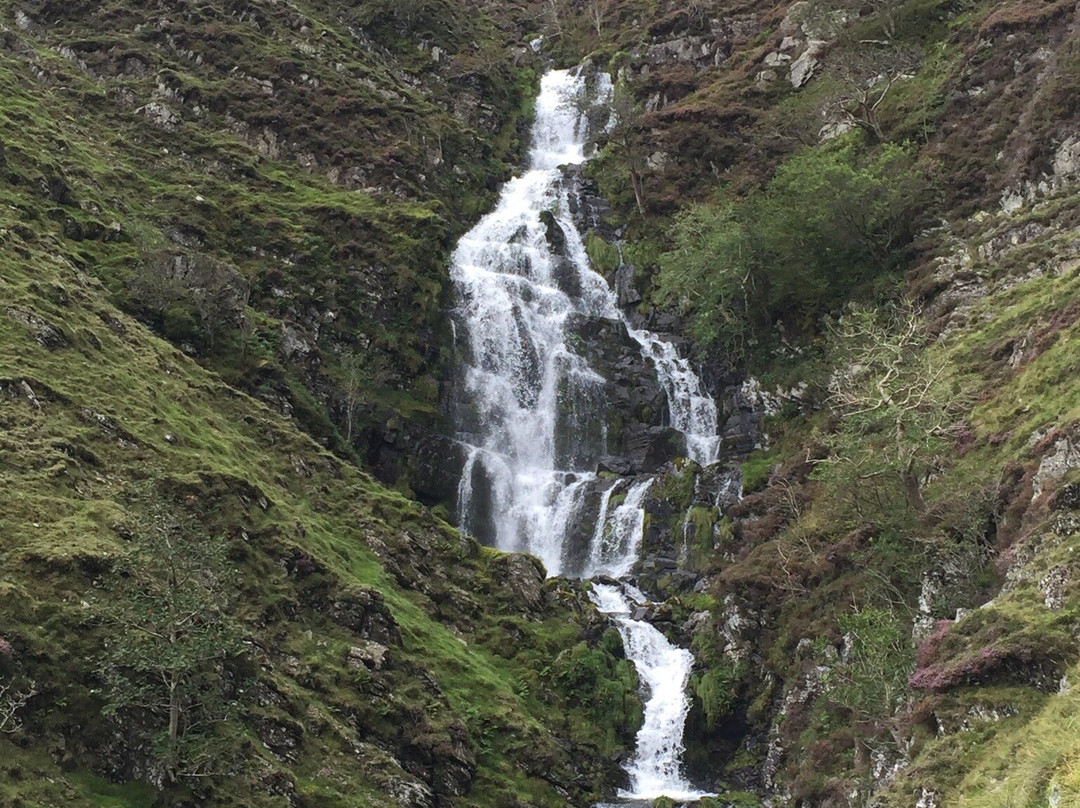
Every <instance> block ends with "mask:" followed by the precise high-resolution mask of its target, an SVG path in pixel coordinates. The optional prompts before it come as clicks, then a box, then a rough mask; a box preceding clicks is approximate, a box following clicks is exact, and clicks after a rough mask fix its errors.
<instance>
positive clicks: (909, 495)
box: [900, 458, 926, 514]
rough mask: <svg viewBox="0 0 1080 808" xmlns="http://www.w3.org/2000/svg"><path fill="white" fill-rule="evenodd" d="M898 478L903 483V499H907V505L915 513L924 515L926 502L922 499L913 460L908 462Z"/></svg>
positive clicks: (920, 486) (920, 484) (920, 485)
mask: <svg viewBox="0 0 1080 808" xmlns="http://www.w3.org/2000/svg"><path fill="white" fill-rule="evenodd" d="M900 476H901V477H902V478H903V481H904V498H905V499H907V503H908V505H910V506H911V508H912V509H913V510H914V511H915V512H916V513H920V514H921V513H925V512H926V500H924V499H923V495H922V483H921V482H920V481H919V475H918V474H916V473H915V460H914V458H913V459H911V460H909V461H908V464H907V466H905V467H904V471H903V472H902V474H901V475H900Z"/></svg>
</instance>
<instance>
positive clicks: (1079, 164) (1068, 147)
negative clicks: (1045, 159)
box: [1052, 135, 1080, 177]
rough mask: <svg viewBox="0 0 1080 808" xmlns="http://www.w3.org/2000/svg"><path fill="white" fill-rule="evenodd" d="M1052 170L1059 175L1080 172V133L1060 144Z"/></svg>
mask: <svg viewBox="0 0 1080 808" xmlns="http://www.w3.org/2000/svg"><path fill="white" fill-rule="evenodd" d="M1052 170H1053V172H1054V175H1055V176H1057V177H1071V176H1074V175H1076V174H1080V135H1072V136H1071V137H1069V138H1067V139H1066V140H1065V141H1064V142H1062V144H1061V145H1060V146H1058V148H1057V151H1055V152H1054V162H1053V166H1052Z"/></svg>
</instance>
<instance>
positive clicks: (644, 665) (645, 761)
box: [593, 584, 706, 800]
mask: <svg viewBox="0 0 1080 808" xmlns="http://www.w3.org/2000/svg"><path fill="white" fill-rule="evenodd" d="M593 599H594V601H595V603H596V606H597V608H598V609H599V610H600V611H601V612H603V613H604V614H606V615H609V616H610V617H611V618H612V620H613V621H614V622H615V627H616V628H617V629H618V631H619V634H620V635H621V636H622V639H623V645H624V646H625V647H626V655H627V657H629V658H630V659H632V660H634V664H635V665H636V666H637V670H638V676H640V677H641V680H642V682H643V683H644V684H645V686H646V688H647V689H648V692H649V700H648V701H647V702H646V704H645V721H644V723H643V724H642V726H641V729H640V730H639V731H638V735H637V751H636V752H635V753H634V757H633V759H632V760H631V761H630V764H629V765H628V766H627V768H626V771H627V774H629V775H630V788H629V789H628V790H624V791H620V792H619V796H620V797H624V798H628V799H634V800H653V799H656V798H657V797H665V796H666V797H671V798H672V799H675V800H696V799H699V798H701V797H703V796H706V794H705V793H704V792H701V791H698V790H696V789H695V788H694V787H693V786H692V785H690V783H688V782H687V781H686V780H685V779H684V778H683V776H682V773H681V772H680V771H679V761H680V759H681V757H682V751H683V746H682V726H683V724H685V723H686V714H687V712H689V710H690V703H689V701H688V700H687V698H686V684H687V682H688V681H689V679H690V668H691V667H692V666H693V664H694V657H693V655H691V653H690V652H689V651H687V650H685V649H683V648H676V647H675V646H674V645H672V644H671V643H670V642H668V639H667V637H665V636H664V635H663V634H661V633H660V632H659V631H658V630H657V629H656V628H654V627H653V625H652V624H651V623H648V622H646V621H645V620H635V619H633V618H632V617H631V616H630V614H631V609H632V604H631V601H630V599H629V598H628V597H627V595H626V594H625V593H624V592H623V591H622V590H621V589H620V588H619V587H617V586H611V585H610V584H594V585H593ZM673 728H678V731H677V732H675V731H673Z"/></svg>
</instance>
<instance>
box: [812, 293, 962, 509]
mask: <svg viewBox="0 0 1080 808" xmlns="http://www.w3.org/2000/svg"><path fill="white" fill-rule="evenodd" d="M833 345H834V347H833V350H834V354H835V356H836V359H837V362H838V364H840V366H841V367H840V369H839V370H838V371H836V372H835V373H834V374H833V376H832V378H831V379H830V381H829V404H830V405H831V406H832V408H833V409H834V410H835V411H836V412H837V413H838V414H839V415H840V416H841V417H842V421H841V427H840V430H839V432H838V433H837V435H836V436H835V437H836V440H835V441H834V446H833V452H832V456H831V457H830V459H829V462H830V463H833V464H846V465H847V466H848V467H849V469H850V470H851V471H853V472H854V476H855V479H854V480H853V481H852V482H853V483H854V484H859V483H863V484H866V483H869V482H871V481H873V480H875V479H878V480H880V479H882V478H886V479H887V478H890V477H891V478H896V479H898V480H899V481H900V483H901V486H902V491H903V496H904V499H905V501H906V502H907V504H908V506H909V507H911V508H912V509H913V510H915V511H916V512H917V513H923V512H925V510H926V501H925V499H924V497H923V485H924V483H925V480H926V478H927V477H928V475H929V474H930V472H931V471H932V470H933V469H934V467H935V465H936V463H937V462H938V460H939V459H940V457H941V455H942V454H943V452H944V451H945V448H946V446H947V445H948V442H947V438H948V437H949V435H950V434H951V433H952V431H953V428H954V426H955V422H956V418H957V414H958V409H959V407H960V406H961V404H962V397H961V396H959V395H957V394H956V393H955V392H954V391H951V390H949V389H947V387H946V385H945V383H944V373H945V368H946V366H945V364H944V363H943V362H941V361H939V360H937V359H936V358H935V357H934V354H933V353H932V352H931V351H930V350H928V345H927V339H926V336H925V331H924V325H923V322H922V319H921V318H920V317H919V315H918V313H917V312H915V311H914V310H913V309H911V308H910V307H896V308H893V309H890V310H888V311H886V312H885V313H884V314H883V313H881V312H878V311H871V310H856V311H853V312H851V313H849V314H847V315H845V317H844V318H843V320H842V321H841V322H840V323H839V324H837V325H836V326H835V328H834V333H833Z"/></svg>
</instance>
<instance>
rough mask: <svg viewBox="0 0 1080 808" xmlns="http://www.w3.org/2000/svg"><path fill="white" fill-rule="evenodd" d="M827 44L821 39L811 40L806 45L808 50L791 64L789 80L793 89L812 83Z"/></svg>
mask: <svg viewBox="0 0 1080 808" xmlns="http://www.w3.org/2000/svg"><path fill="white" fill-rule="evenodd" d="M827 44H828V43H827V42H825V41H824V40H820V39H811V40H810V41H809V42H807V43H806V49H805V50H804V51H803V52H802V53H801V54H799V56H798V58H797V59H795V61H793V62H792V63H791V70H790V71H789V73H788V80H789V81H790V82H791V86H792V87H795V88H796V89H798V88H799V87H802V86H803V85H804V84H806V82H808V81H810V79H811V77H812V76H813V75H814V72H815V71H816V70H817V68H818V65H819V64H820V61H821V59H820V57H821V54H822V53H823V52H824V51H825V46H826V45H827Z"/></svg>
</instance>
